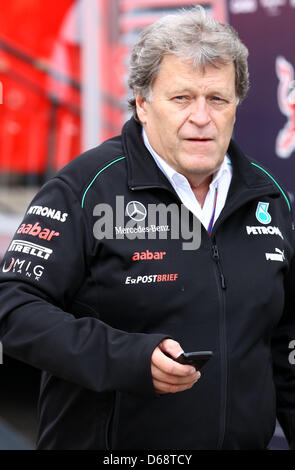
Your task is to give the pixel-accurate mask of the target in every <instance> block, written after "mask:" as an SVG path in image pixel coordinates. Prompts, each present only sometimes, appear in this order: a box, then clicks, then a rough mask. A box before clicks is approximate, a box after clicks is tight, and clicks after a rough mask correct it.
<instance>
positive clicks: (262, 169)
mask: <svg viewBox="0 0 295 470" xmlns="http://www.w3.org/2000/svg"><path fill="white" fill-rule="evenodd" d="M251 165H253V166H256V167H257V168H259V169H260V170H261V171H263V172H264V173H265V174H266V175H267V176H268V177H269V178H270V179H271V180H272V181H273V183H275V185H276V186H277V188H278V189H279V190H280V191H281V193H282V195H283V196H284V198H285V201H286V203H287V206H288V209H289V211H290V212H291V205H290V202H289V199H288V198H287V196H286V194H285V192H284V191H283V189H282V188H281V186H280V185H279V183H278V182H277V181H276V180H275V179H274V177H273V176H271V175H270V174H269V173H268V171H266V170H265V169H264V168H263V167H262V166H259V165H257V164H256V163H253V162H251Z"/></svg>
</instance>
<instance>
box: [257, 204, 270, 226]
mask: <svg viewBox="0 0 295 470" xmlns="http://www.w3.org/2000/svg"><path fill="white" fill-rule="evenodd" d="M268 206H269V202H258V206H257V209H256V214H255V215H256V219H257V220H258V222H260V223H261V224H269V223H270V222H271V215H270V214H269V212H268V211H267V209H268Z"/></svg>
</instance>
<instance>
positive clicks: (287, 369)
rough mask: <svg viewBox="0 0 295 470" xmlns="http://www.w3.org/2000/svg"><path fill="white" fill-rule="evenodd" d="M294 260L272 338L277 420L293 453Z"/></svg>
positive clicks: (294, 402) (294, 379)
mask: <svg viewBox="0 0 295 470" xmlns="http://www.w3.org/2000/svg"><path fill="white" fill-rule="evenodd" d="M294 340H295V257H293V259H292V261H291V264H290V269H289V272H288V276H287V279H286V284H285V309H284V313H283V316H282V317H281V319H280V322H279V324H278V325H277V327H276V328H275V332H274V334H273V338H272V357H273V374H274V380H275V385H276V393H277V417H278V420H279V423H280V425H281V426H282V429H283V431H284V433H285V436H286V438H287V440H288V443H289V446H290V448H291V449H293V450H295V341H294Z"/></svg>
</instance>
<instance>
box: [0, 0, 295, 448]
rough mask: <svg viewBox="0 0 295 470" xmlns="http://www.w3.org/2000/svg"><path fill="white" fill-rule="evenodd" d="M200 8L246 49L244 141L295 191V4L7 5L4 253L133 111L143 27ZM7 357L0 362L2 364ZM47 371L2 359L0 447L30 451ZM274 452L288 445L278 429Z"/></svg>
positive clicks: (2, 72) (32, 0)
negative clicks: (30, 210)
mask: <svg viewBox="0 0 295 470" xmlns="http://www.w3.org/2000/svg"><path fill="white" fill-rule="evenodd" d="M197 4H202V5H203V6H204V7H205V8H206V9H207V10H208V11H209V12H210V14H212V15H213V16H214V17H216V18H217V19H218V20H220V21H222V22H227V23H229V24H231V25H232V26H233V27H234V28H235V29H237V31H238V33H239V35H240V37H241V39H242V40H243V41H244V42H245V44H246V45H247V47H248V49H249V52H250V55H249V69H250V81H251V88H250V91H249V95H248V97H247V98H246V100H245V101H244V102H243V103H242V105H241V106H240V107H239V110H238V118H237V123H236V128H235V136H234V137H235V139H236V140H237V142H238V143H239V144H240V146H241V147H242V148H243V150H244V151H245V152H246V153H248V154H249V155H251V156H252V157H254V158H255V159H257V160H259V161H260V162H262V163H263V164H264V165H265V166H266V167H268V168H269V169H270V170H271V171H272V172H273V173H274V174H275V175H276V176H277V177H278V180H279V181H280V183H281V184H282V185H283V187H284V188H285V190H286V191H287V192H288V193H289V196H290V198H291V201H292V202H293V201H294V194H295V177H294V173H295V77H294V67H295V48H294V43H295V41H294V39H295V32H294V31H295V28H294V24H295V0H206V1H188V0H58V2H57V1H56V2H55V1H52V0H10V1H9V2H7V1H4V0H0V6H1V10H0V11H1V15H0V259H1V257H2V256H3V255H4V253H5V251H6V249H7V247H8V244H9V241H10V239H11V238H12V236H13V234H14V231H15V230H16V228H17V227H18V225H19V224H20V222H21V219H22V215H23V213H24V212H25V209H26V207H27V206H28V205H29V203H30V201H31V199H32V198H33V196H34V194H35V193H36V192H37V191H38V189H39V188H40V186H41V185H42V184H43V183H44V182H45V181H46V180H48V178H50V177H51V176H52V175H54V174H55V173H56V171H58V170H59V169H60V168H62V167H63V166H64V165H66V164H67V163H68V162H69V161H70V160H71V159H73V158H74V157H75V156H77V155H78V154H80V153H81V152H82V151H84V150H86V149H88V148H90V147H93V146H96V145H97V144H99V143H100V142H101V141H103V140H105V139H106V138H108V137H112V136H114V135H116V134H118V133H120V130H121V127H122V124H123V123H124V121H125V120H126V119H128V117H129V112H128V109H127V100H128V96H129V92H128V89H127V84H126V81H127V67H128V58H129V54H130V48H131V47H132V44H133V43H134V41H135V39H136V38H137V36H138V34H139V32H140V30H141V29H142V28H143V27H144V26H146V25H148V24H150V23H151V22H153V21H154V20H156V19H157V18H159V17H160V16H161V15H164V14H167V13H168V12H173V11H175V10H177V9H179V8H191V7H192V6H194V5H197ZM0 362H1V361H0ZM38 387H39V371H38V370H35V369H34V368H31V367H29V366H27V365H25V364H23V363H21V362H18V361H14V360H12V359H11V358H8V357H6V356H4V358H3V364H1V365H0V449H33V448H34V442H35V438H36V432H37V430H36V407H37V397H38ZM271 448H272V449H286V448H287V446H286V441H285V439H284V436H283V433H282V431H281V429H280V427H279V425H277V428H276V433H275V436H274V438H273V440H272V443H271Z"/></svg>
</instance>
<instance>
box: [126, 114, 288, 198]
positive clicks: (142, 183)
mask: <svg viewBox="0 0 295 470" xmlns="http://www.w3.org/2000/svg"><path fill="white" fill-rule="evenodd" d="M122 142H123V149H124V152H125V155H126V160H127V169H128V185H129V187H130V188H131V189H134V190H135V189H145V188H156V187H157V188H163V189H168V190H169V191H171V190H172V186H171V185H170V183H169V181H168V180H167V178H166V177H165V176H164V174H163V173H162V171H161V170H160V169H159V168H158V166H157V164H156V163H155V161H154V159H153V158H152V156H151V155H150V153H149V151H148V150H147V148H146V146H145V145H144V142H143V139H142V126H141V125H140V124H139V123H137V122H136V121H135V119H134V118H131V119H130V120H129V121H127V122H126V124H125V125H124V127H123V130H122ZM227 153H228V154H229V156H230V159H231V162H232V166H233V176H232V182H231V186H230V189H229V194H228V198H229V197H233V196H235V195H236V193H239V194H241V192H242V193H245V192H246V193H248V192H249V190H250V191H251V192H252V193H253V190H256V191H254V192H255V193H256V192H262V191H265V193H268V192H270V193H272V194H274V195H275V194H277V195H279V194H280V191H279V190H278V188H276V187H275V185H274V184H273V183H272V182H271V180H270V179H269V178H267V177H266V176H265V174H264V173H263V172H262V171H260V170H258V169H257V167H255V166H254V165H253V164H252V163H256V162H255V161H254V160H251V159H249V158H248V157H246V156H245V154H244V153H243V152H242V151H241V150H240V148H239V147H238V145H237V144H236V143H235V142H234V140H231V142H230V145H229V148H228V151H227ZM173 192H174V191H173Z"/></svg>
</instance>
